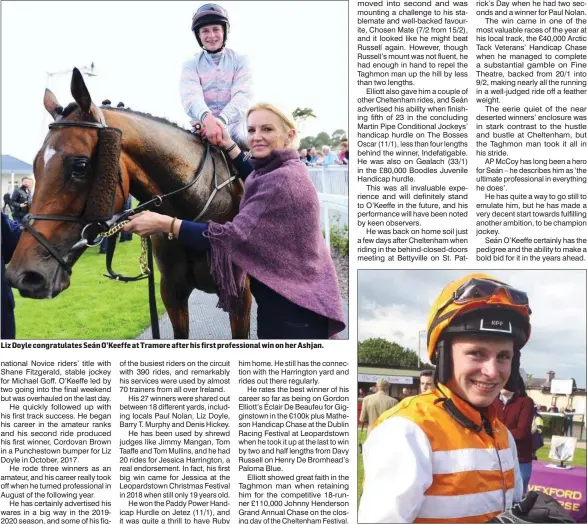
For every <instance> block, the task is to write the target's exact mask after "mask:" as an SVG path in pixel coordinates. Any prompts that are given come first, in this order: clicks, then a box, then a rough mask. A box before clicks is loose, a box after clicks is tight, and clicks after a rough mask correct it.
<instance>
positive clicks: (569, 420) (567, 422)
mask: <svg viewBox="0 0 587 524" xmlns="http://www.w3.org/2000/svg"><path fill="white" fill-rule="evenodd" d="M563 413H564V414H565V418H564V426H563V435H564V436H566V437H572V436H573V415H574V414H575V410H574V409H572V408H565V409H564V410H563Z"/></svg>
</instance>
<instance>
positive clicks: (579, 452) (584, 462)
mask: <svg viewBox="0 0 587 524" xmlns="http://www.w3.org/2000/svg"><path fill="white" fill-rule="evenodd" d="M366 438H367V429H365V430H364V431H361V430H360V429H359V430H358V440H359V444H363V443H364V442H365V440H366ZM549 450H550V444H545V445H544V446H542V447H541V448H540V449H539V450H538V454H537V457H538V460H539V461H540V462H552V461H551V460H550V459H549V458H548V452H549ZM357 453H358V457H357V476H358V484H357V486H358V493H357V500H358V501H360V500H361V495H362V493H363V479H364V478H365V471H364V469H363V455H362V454H361V453H359V450H358V449H357ZM566 464H569V465H572V466H582V467H587V453H586V451H585V450H584V449H582V448H575V456H574V457H573V462H570V463H566Z"/></svg>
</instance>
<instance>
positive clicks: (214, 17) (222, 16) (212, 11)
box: [192, 4, 230, 47]
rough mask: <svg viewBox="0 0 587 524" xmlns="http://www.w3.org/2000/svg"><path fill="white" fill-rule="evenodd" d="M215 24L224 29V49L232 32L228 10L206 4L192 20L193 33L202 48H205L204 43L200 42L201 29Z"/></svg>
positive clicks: (216, 5)
mask: <svg viewBox="0 0 587 524" xmlns="http://www.w3.org/2000/svg"><path fill="white" fill-rule="evenodd" d="M213 24H219V25H221V26H222V27H223V28H224V39H223V42H222V47H224V46H225V45H226V37H227V36H228V31H229V30H230V23H229V21H228V11H226V9H224V8H223V7H220V6H219V5H218V4H204V5H203V6H201V7H200V8H199V9H198V10H197V11H196V13H195V14H194V16H193V18H192V31H193V32H194V35H195V36H196V40H197V41H198V44H200V47H204V46H203V45H202V41H201V40H200V35H199V34H198V33H199V31H200V28H201V27H204V26H205V25H213Z"/></svg>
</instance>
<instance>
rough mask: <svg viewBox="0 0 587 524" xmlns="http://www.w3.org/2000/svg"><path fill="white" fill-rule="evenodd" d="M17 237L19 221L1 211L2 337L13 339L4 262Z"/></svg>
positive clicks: (11, 311) (9, 290)
mask: <svg viewBox="0 0 587 524" xmlns="http://www.w3.org/2000/svg"><path fill="white" fill-rule="evenodd" d="M19 238H20V223H19V222H17V221H16V220H11V219H10V218H8V215H7V214H6V213H4V212H3V211H2V255H1V256H2V282H1V285H2V339H13V338H15V337H16V323H15V322H14V296H13V294H12V288H11V287H10V286H9V285H8V282H6V278H5V274H6V268H5V264H7V263H8V262H10V259H11V258H12V254H13V253H14V250H15V249H16V244H18V239H19Z"/></svg>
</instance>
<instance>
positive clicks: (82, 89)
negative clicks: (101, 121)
mask: <svg viewBox="0 0 587 524" xmlns="http://www.w3.org/2000/svg"><path fill="white" fill-rule="evenodd" d="M71 94H72V95H73V99H74V100H75V101H76V102H77V103H78V105H79V106H80V109H81V110H82V111H83V112H84V113H86V114H88V113H89V112H90V106H91V105H92V97H91V96H90V92H89V91H88V88H87V87H86V83H85V82H84V77H83V76H82V74H81V73H80V71H79V69H78V68H77V67H74V68H73V74H72V75H71Z"/></svg>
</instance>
